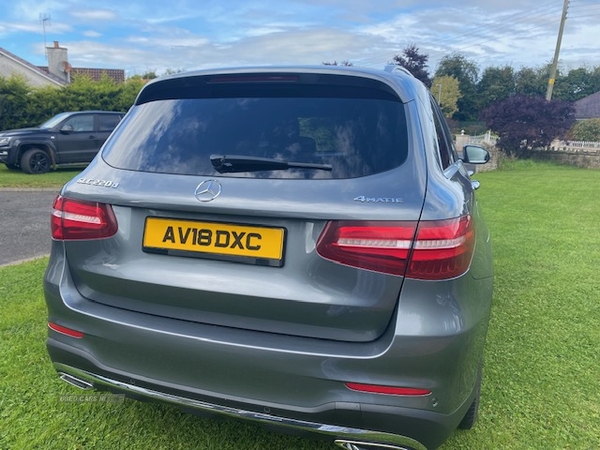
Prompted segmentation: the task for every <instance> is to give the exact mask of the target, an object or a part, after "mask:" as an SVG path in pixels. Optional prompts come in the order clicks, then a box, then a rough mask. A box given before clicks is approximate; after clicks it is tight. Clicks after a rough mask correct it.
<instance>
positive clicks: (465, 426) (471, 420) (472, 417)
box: [458, 366, 481, 430]
mask: <svg viewBox="0 0 600 450" xmlns="http://www.w3.org/2000/svg"><path fill="white" fill-rule="evenodd" d="M476 383H477V384H476V387H475V398H474V399H473V403H471V406H469V409H468V410H467V412H466V414H465V417H463V419H462V421H461V422H460V423H459V424H458V428H460V429H462V430H470V429H471V428H473V427H474V426H475V423H476V422H477V416H478V415H479V399H480V398H481V366H479V373H478V375H477V382H476Z"/></svg>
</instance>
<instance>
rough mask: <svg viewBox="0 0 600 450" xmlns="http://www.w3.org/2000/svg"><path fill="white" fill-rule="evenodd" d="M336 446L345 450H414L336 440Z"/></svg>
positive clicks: (390, 445)
mask: <svg viewBox="0 0 600 450" xmlns="http://www.w3.org/2000/svg"><path fill="white" fill-rule="evenodd" d="M334 444H335V445H337V446H338V447H340V448H343V449H344V450H412V449H410V448H409V447H400V446H398V445H393V444H378V443H375V442H359V441H347V440H345V439H336V440H335V441H334Z"/></svg>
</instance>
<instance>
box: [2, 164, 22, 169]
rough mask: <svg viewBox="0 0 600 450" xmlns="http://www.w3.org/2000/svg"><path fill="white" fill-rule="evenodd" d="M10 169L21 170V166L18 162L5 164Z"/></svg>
mask: <svg viewBox="0 0 600 450" xmlns="http://www.w3.org/2000/svg"><path fill="white" fill-rule="evenodd" d="M4 165H5V166H6V168H7V169H8V170H19V169H20V167H19V166H17V165H16V164H4Z"/></svg>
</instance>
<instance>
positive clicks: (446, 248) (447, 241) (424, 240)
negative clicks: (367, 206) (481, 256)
mask: <svg viewBox="0 0 600 450" xmlns="http://www.w3.org/2000/svg"><path fill="white" fill-rule="evenodd" d="M474 248H475V230H474V227H473V220H472V218H471V216H468V215H466V216H462V217H457V218H455V219H449V220H435V221H420V222H418V223H417V222H415V221H406V222H398V221H366V222H363V221H333V222H329V223H328V224H327V225H326V226H325V229H324V230H323V233H322V234H321V236H320V238H319V241H318V243H317V252H318V253H319V254H320V255H321V256H322V257H323V258H326V259H328V260H331V261H334V262H337V263H340V264H344V265H347V266H352V267H359V268H361V269H367V270H373V271H376V272H382V273H388V274H391V275H399V276H405V277H407V278H415V279H420V280H445V279H449V278H454V277H457V276H460V275H462V274H464V273H465V272H466V271H467V269H468V268H469V265H470V264H471V259H472V257H473V250H474Z"/></svg>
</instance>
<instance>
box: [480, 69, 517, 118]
mask: <svg viewBox="0 0 600 450" xmlns="http://www.w3.org/2000/svg"><path fill="white" fill-rule="evenodd" d="M477 91H478V96H479V109H485V108H487V107H488V106H490V105H491V104H492V103H494V102H499V101H501V100H504V99H506V98H508V97H509V96H510V95H512V94H514V93H515V72H514V70H513V68H512V67H510V66H504V67H487V68H486V69H485V70H484V71H483V74H482V75H481V80H479V83H477Z"/></svg>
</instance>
